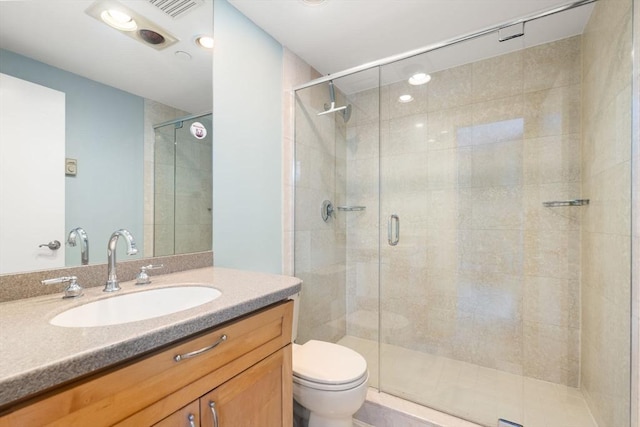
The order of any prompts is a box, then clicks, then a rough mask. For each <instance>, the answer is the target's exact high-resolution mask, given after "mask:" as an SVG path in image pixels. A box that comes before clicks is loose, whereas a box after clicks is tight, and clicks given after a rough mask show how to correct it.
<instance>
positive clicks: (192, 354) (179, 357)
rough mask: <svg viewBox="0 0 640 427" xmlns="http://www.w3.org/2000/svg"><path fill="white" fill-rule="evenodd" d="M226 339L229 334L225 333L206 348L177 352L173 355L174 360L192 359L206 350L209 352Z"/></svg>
mask: <svg viewBox="0 0 640 427" xmlns="http://www.w3.org/2000/svg"><path fill="white" fill-rule="evenodd" d="M226 340H227V335H226V334H223V335H222V336H221V337H220V338H218V341H216V342H214V343H213V344H211V345H210V346H208V347H205V348H201V349H200V350H196V351H192V352H190V353H185V354H176V355H175V356H173V360H175V361H176V362H179V361H181V360H182V359H190V358H192V357H196V356H199V355H201V354H202V353H205V352H207V351H209V350H212V349H214V348H216V347H217V346H219V345H220V344H222V343H223V342H225V341H226Z"/></svg>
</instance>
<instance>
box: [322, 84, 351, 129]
mask: <svg viewBox="0 0 640 427" xmlns="http://www.w3.org/2000/svg"><path fill="white" fill-rule="evenodd" d="M329 99H330V100H331V103H330V104H324V111H322V112H320V113H318V115H319V116H323V115H325V114H329V113H340V114H341V115H342V118H343V119H344V122H345V123H346V122H348V121H349V119H350V118H351V104H347V105H343V106H342V107H336V92H335V89H334V87H333V80H329Z"/></svg>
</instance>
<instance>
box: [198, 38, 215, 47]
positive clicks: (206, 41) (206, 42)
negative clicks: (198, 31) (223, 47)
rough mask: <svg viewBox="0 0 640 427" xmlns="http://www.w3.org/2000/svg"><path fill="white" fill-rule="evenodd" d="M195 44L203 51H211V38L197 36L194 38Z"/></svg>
mask: <svg viewBox="0 0 640 427" xmlns="http://www.w3.org/2000/svg"><path fill="white" fill-rule="evenodd" d="M196 44H197V45H198V46H200V47H201V48H204V49H213V37H211V36H198V37H196Z"/></svg>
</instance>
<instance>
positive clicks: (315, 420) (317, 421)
mask: <svg viewBox="0 0 640 427" xmlns="http://www.w3.org/2000/svg"><path fill="white" fill-rule="evenodd" d="M309 427H353V420H352V418H351V417H347V418H327V417H322V416H320V415H318V414H315V413H313V412H312V413H311V415H310V416H309Z"/></svg>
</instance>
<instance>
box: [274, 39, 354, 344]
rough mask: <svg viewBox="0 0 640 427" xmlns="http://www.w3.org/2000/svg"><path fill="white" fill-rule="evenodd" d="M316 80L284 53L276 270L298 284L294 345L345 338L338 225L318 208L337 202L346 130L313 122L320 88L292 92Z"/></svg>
mask: <svg viewBox="0 0 640 427" xmlns="http://www.w3.org/2000/svg"><path fill="white" fill-rule="evenodd" d="M316 77H319V74H318V73H317V72H316V71H315V70H313V69H312V68H311V67H310V66H309V65H307V64H306V63H305V62H304V61H302V60H301V59H300V58H298V57H296V56H295V55H293V54H292V53H291V52H290V51H288V50H287V49H285V52H284V76H283V80H284V87H285V101H284V108H285V114H284V123H283V129H284V135H285V137H284V149H283V153H284V159H283V165H284V168H283V169H284V170H283V174H284V176H283V182H284V194H283V196H284V197H283V199H284V203H285V206H284V209H283V212H285V215H284V218H283V221H284V224H283V229H284V231H285V232H284V242H283V243H284V244H283V248H284V254H283V259H284V265H283V271H284V272H285V273H286V274H292V273H295V275H296V276H297V277H299V278H301V279H302V280H303V290H302V296H301V300H300V318H299V321H298V338H297V342H299V343H304V342H306V341H307V340H309V339H312V338H313V339H320V340H325V341H337V340H338V339H340V338H342V337H343V336H344V334H345V320H344V319H345V294H346V290H345V277H346V274H345V260H346V256H345V223H344V221H343V220H341V218H340V217H339V216H338V215H336V216H334V217H332V218H331V219H330V220H329V221H328V222H324V221H323V220H322V218H321V214H320V208H321V205H322V202H323V201H324V200H330V201H331V202H332V203H333V204H334V205H335V206H337V205H338V204H339V203H340V199H344V193H345V190H344V187H345V184H344V172H343V170H344V168H345V162H344V158H345V154H344V149H345V148H344V147H345V144H344V139H345V136H346V127H345V125H344V123H343V122H342V123H341V122H340V121H338V120H336V116H334V115H326V116H317V113H318V112H321V111H323V110H324V103H325V102H328V100H329V89H328V86H327V85H326V84H324V85H320V86H318V87H313V88H309V89H304V90H300V91H298V94H297V96H298V97H300V101H301V102H296V100H295V98H294V97H295V96H296V95H295V93H294V92H293V90H292V88H293V87H295V86H296V85H299V84H302V83H305V82H308V81H310V80H312V79H313V78H316ZM294 108H295V116H296V123H295V129H294V128H293V126H294V124H293V109H294ZM294 140H295V141H296V144H295V147H294V144H293V142H294ZM294 150H295V152H294ZM294 158H295V163H294ZM294 185H295V189H294ZM294 191H295V194H294ZM294 205H295V218H294V216H293V211H292V209H291V207H292V206H294ZM294 222H295V230H296V233H295V241H294V233H293V224H294ZM294 250H295V266H294V265H293V256H294Z"/></svg>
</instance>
